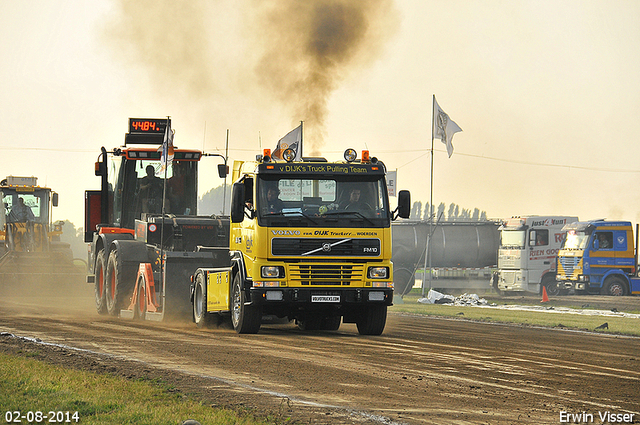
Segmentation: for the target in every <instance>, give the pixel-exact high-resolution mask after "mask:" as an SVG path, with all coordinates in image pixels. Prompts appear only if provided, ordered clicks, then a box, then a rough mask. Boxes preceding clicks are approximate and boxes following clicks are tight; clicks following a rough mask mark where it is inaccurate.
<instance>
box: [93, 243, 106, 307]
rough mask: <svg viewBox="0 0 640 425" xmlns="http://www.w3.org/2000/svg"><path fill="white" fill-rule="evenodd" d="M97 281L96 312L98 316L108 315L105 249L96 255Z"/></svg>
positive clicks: (95, 283)
mask: <svg viewBox="0 0 640 425" xmlns="http://www.w3.org/2000/svg"><path fill="white" fill-rule="evenodd" d="M94 271H95V279H94V292H95V296H96V310H97V311H98V314H107V301H106V298H105V275H106V264H105V258H104V249H101V250H100V251H98V254H97V255H96V266H95V269H94Z"/></svg>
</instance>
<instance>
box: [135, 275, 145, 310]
mask: <svg viewBox="0 0 640 425" xmlns="http://www.w3.org/2000/svg"><path fill="white" fill-rule="evenodd" d="M137 285H138V293H137V297H138V298H137V299H136V303H135V304H134V305H133V317H134V318H135V319H140V320H145V319H146V316H147V280H146V278H145V277H144V275H143V274H141V275H140V276H139V277H138V282H137Z"/></svg>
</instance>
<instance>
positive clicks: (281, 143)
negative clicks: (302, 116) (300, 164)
mask: <svg viewBox="0 0 640 425" xmlns="http://www.w3.org/2000/svg"><path fill="white" fill-rule="evenodd" d="M287 149H293V151H294V152H295V153H296V157H295V159H294V161H301V160H302V124H300V125H299V126H297V127H296V128H294V129H293V130H291V131H290V132H289V133H287V135H286V136H284V137H283V138H282V139H280V140H278V145H277V146H276V149H275V150H274V151H273V153H272V154H271V157H272V158H273V159H282V153H283V152H284V151H285V150H287Z"/></svg>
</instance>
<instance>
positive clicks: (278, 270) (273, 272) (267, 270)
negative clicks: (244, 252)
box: [260, 266, 284, 278]
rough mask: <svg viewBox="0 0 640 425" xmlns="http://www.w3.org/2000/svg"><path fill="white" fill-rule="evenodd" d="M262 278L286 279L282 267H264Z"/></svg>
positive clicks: (261, 271) (261, 270)
mask: <svg viewBox="0 0 640 425" xmlns="http://www.w3.org/2000/svg"><path fill="white" fill-rule="evenodd" d="M260 276H262V277H267V278H274V277H284V267H282V266H262V268H261V269H260Z"/></svg>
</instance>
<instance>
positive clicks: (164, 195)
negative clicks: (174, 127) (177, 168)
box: [160, 116, 171, 306]
mask: <svg viewBox="0 0 640 425" xmlns="http://www.w3.org/2000/svg"><path fill="white" fill-rule="evenodd" d="M169 120H170V118H169V116H167V127H166V129H165V130H164V133H165V140H163V141H162V145H163V146H162V155H160V158H161V159H160V161H162V156H163V155H164V181H163V187H162V218H161V220H160V282H161V283H162V288H163V290H162V293H163V294H164V292H165V291H164V213H165V200H166V199H167V168H169V164H168V162H169V161H168V160H169V143H168V138H169V137H171V135H170V134H169V133H170V132H171V128H170V124H169ZM165 145H166V146H165ZM162 305H163V306H164V305H165V304H164V300H162Z"/></svg>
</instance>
